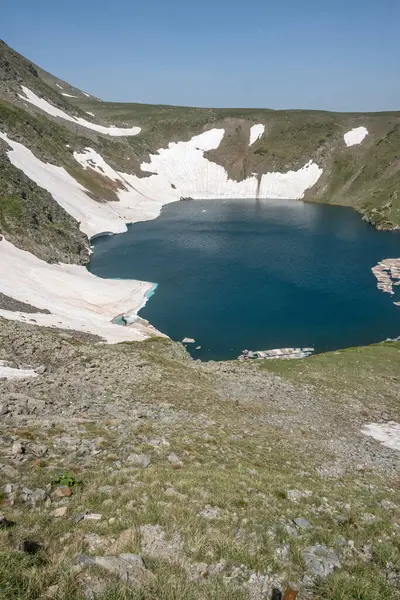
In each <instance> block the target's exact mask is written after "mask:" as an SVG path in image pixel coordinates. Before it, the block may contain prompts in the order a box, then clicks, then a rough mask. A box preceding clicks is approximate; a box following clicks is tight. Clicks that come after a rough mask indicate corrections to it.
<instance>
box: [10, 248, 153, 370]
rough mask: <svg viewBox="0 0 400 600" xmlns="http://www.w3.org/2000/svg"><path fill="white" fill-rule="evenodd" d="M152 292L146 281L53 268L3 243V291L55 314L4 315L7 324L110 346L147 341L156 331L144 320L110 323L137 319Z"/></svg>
mask: <svg viewBox="0 0 400 600" xmlns="http://www.w3.org/2000/svg"><path fill="white" fill-rule="evenodd" d="M152 288H153V284H152V283H148V282H143V281H132V280H131V281H129V280H117V279H101V278H100V277H96V276H95V275H92V273H89V271H88V270H87V269H86V267H83V266H79V265H65V264H49V263H46V262H45V261H43V260H40V259H39V258H37V257H36V256H34V255H33V254H30V253H29V252H26V251H25V250H20V249H19V248H16V247H15V246H13V244H11V243H10V242H8V241H7V240H6V239H5V238H4V237H3V239H2V240H1V241H0V291H1V292H2V293H3V294H6V295H7V296H10V297H12V298H15V299H16V300H20V301H21V302H27V303H28V304H33V305H34V306H37V307H38V308H42V309H44V308H46V309H48V310H50V311H51V314H44V313H34V314H31V313H30V314H25V313H23V312H13V311H8V310H0V316H2V317H5V318H6V319H10V320H17V321H25V322H34V323H35V324H37V325H43V326H47V327H58V328H63V329H74V330H77V331H84V332H87V333H92V334H96V335H99V336H101V337H103V338H105V339H106V340H107V342H109V343H116V342H121V341H124V340H143V339H145V338H146V337H149V335H154V334H155V333H157V332H156V330H155V329H154V328H152V327H151V326H145V325H143V323H142V322H140V321H139V322H138V323H133V325H132V326H131V327H122V326H120V325H115V324H113V323H111V320H112V319H113V318H114V317H115V316H116V315H118V314H123V313H124V312H128V309H129V313H130V314H136V313H137V312H138V311H139V310H140V308H141V307H142V306H144V304H145V303H146V300H147V294H148V293H149V292H150V291H151V289H152ZM0 376H1V370H0Z"/></svg>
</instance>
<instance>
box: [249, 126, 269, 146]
mask: <svg viewBox="0 0 400 600" xmlns="http://www.w3.org/2000/svg"><path fill="white" fill-rule="evenodd" d="M264 131H265V125H261V123H260V124H258V125H253V126H252V127H250V142H249V146H252V145H253V144H254V142H256V141H257V140H259V139H260V138H262V136H263V135H264Z"/></svg>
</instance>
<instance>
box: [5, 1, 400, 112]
mask: <svg viewBox="0 0 400 600" xmlns="http://www.w3.org/2000/svg"><path fill="white" fill-rule="evenodd" d="M4 4H5V6H4V5H3V6H2V8H1V27H0V37H2V38H3V39H4V40H5V41H6V42H7V43H8V44H10V45H11V46H13V47H14V48H15V49H16V50H18V51H19V52H21V53H22V54H24V55H25V56H27V57H29V58H30V59H31V60H32V61H34V62H36V63H37V64H39V65H40V66H42V67H44V68H45V69H47V70H48V71H50V72H52V73H54V74H56V75H58V76H59V77H61V78H62V79H65V80H67V81H68V82H70V83H72V84H73V85H75V86H77V87H79V88H81V89H83V90H86V91H88V92H90V93H92V94H95V95H97V96H99V97H101V98H103V99H105V100H118V101H135V102H150V103H166V104H185V105H197V106H249V107H250V106H251V107H255V106H257V107H268V108H322V109H331V110H342V111H344V110H360V111H367V110H395V109H397V110H400V29H399V26H400V0H277V1H271V0H241V1H240V2H239V1H238V0H200V1H196V0H195V1H193V0H141V2H137V1H136V0H96V1H95V0H79V1H78V0H66V1H65V2H61V1H59V0H13V1H9V2H7V0H6V1H5V3H4Z"/></svg>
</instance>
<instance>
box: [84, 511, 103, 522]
mask: <svg viewBox="0 0 400 600" xmlns="http://www.w3.org/2000/svg"><path fill="white" fill-rule="evenodd" d="M83 518H84V520H85V521H101V515H100V514H98V513H87V514H86V515H85V516H84V517H83Z"/></svg>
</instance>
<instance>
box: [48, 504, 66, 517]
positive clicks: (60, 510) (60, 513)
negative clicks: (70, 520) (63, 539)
mask: <svg viewBox="0 0 400 600" xmlns="http://www.w3.org/2000/svg"><path fill="white" fill-rule="evenodd" d="M67 511H68V508H67V507H66V506H60V507H59V508H56V509H55V510H53V512H52V513H51V516H52V517H56V518H58V517H65V515H66V514H67Z"/></svg>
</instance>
